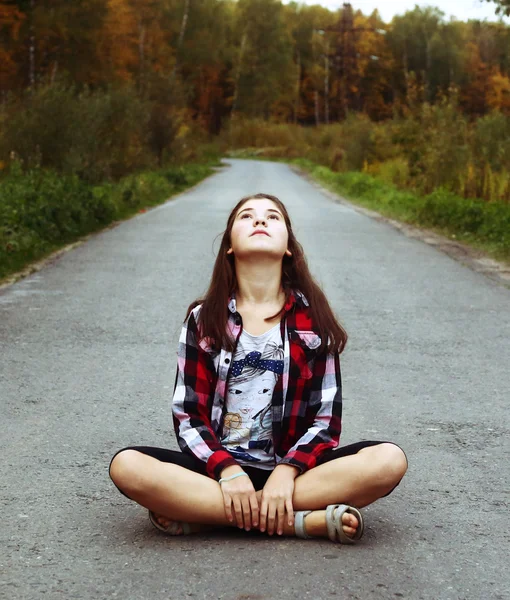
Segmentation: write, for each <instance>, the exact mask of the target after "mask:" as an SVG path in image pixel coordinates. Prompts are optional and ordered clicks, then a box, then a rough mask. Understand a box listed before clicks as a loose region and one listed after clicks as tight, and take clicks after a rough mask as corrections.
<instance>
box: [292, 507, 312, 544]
mask: <svg viewBox="0 0 510 600" xmlns="http://www.w3.org/2000/svg"><path fill="white" fill-rule="evenodd" d="M311 512H312V511H311V510H298V511H297V512H295V513H294V531H295V532H296V537H298V538H302V539H304V540H310V539H312V538H311V536H309V535H308V534H307V533H306V527H305V517H306V515H309V514H310V513H311Z"/></svg>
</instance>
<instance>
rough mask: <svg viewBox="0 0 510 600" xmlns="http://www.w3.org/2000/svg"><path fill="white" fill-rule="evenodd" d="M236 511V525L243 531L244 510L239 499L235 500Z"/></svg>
mask: <svg viewBox="0 0 510 600" xmlns="http://www.w3.org/2000/svg"><path fill="white" fill-rule="evenodd" d="M234 510H235V513H236V523H237V526H238V527H240V528H241V529H242V528H243V510H242V507H241V502H240V500H239V498H237V497H235V498H234Z"/></svg>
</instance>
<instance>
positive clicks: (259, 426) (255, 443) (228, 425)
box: [221, 323, 283, 469]
mask: <svg viewBox="0 0 510 600" xmlns="http://www.w3.org/2000/svg"><path fill="white" fill-rule="evenodd" d="M233 361H234V362H233V364H232V368H231V371H230V377H229V380H228V383H227V385H228V387H227V398H226V405H227V406H226V409H227V412H226V415H225V420H224V425H223V435H222V438H221V443H222V445H223V446H224V447H225V448H226V449H227V450H228V451H229V452H230V453H231V454H232V456H234V458H235V459H236V460H237V462H238V463H239V464H240V465H243V466H256V467H257V468H261V469H272V468H273V467H274V466H275V461H274V453H273V433H272V414H271V398H272V396H273V390H274V386H275V384H276V382H277V381H278V378H279V377H280V376H281V374H282V373H283V343H282V336H281V334H280V323H278V324H277V325H275V326H274V327H273V328H272V329H270V330H269V331H266V333H263V334H262V335H257V336H255V335H251V334H250V333H248V332H247V331H245V330H243V331H242V332H241V336H240V337H239V341H238V344H237V347H236V349H235V352H234V355H233Z"/></svg>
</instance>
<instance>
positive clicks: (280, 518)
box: [275, 500, 285, 535]
mask: <svg viewBox="0 0 510 600" xmlns="http://www.w3.org/2000/svg"><path fill="white" fill-rule="evenodd" d="M284 521H285V502H284V501H283V500H280V501H279V502H278V518H277V524H276V526H275V528H277V532H278V535H282V533H283V522H284Z"/></svg>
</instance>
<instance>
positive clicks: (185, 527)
mask: <svg viewBox="0 0 510 600" xmlns="http://www.w3.org/2000/svg"><path fill="white" fill-rule="evenodd" d="M149 521H150V522H151V523H152V524H153V525H154V527H156V529H159V530H160V531H163V532H164V533H167V534H168V535H189V534H190V533H191V527H190V525H189V523H184V522H181V521H170V524H169V525H168V527H163V525H160V524H159V523H158V520H157V519H156V517H155V515H154V513H153V512H152V511H150V510H149ZM179 527H181V528H182V534H181V533H177V531H178V530H179Z"/></svg>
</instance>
